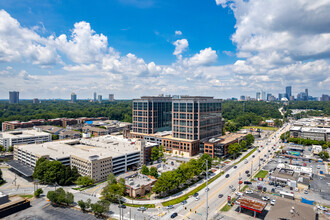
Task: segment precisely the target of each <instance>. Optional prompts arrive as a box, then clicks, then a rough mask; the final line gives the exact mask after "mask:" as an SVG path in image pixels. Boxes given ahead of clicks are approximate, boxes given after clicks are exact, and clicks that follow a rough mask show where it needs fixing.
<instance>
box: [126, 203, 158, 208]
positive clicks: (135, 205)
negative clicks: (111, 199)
mask: <svg viewBox="0 0 330 220" xmlns="http://www.w3.org/2000/svg"><path fill="white" fill-rule="evenodd" d="M124 205H126V206H129V207H136V208H138V207H141V206H143V207H146V208H147V209H149V208H155V204H145V205H142V204H131V203H124Z"/></svg>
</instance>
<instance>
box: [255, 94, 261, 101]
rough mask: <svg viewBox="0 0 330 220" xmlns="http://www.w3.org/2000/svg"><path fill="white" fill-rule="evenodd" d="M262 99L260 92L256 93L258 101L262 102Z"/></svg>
mask: <svg viewBox="0 0 330 220" xmlns="http://www.w3.org/2000/svg"><path fill="white" fill-rule="evenodd" d="M260 99H261V97H260V92H257V93H256V100H260Z"/></svg>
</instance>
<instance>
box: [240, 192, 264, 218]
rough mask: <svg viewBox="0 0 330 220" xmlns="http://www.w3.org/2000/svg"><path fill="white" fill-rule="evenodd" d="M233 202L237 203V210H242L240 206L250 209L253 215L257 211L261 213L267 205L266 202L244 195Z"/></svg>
mask: <svg viewBox="0 0 330 220" xmlns="http://www.w3.org/2000/svg"><path fill="white" fill-rule="evenodd" d="M235 204H236V205H238V207H239V212H241V211H242V208H244V209H248V210H252V211H253V213H254V217H256V214H257V213H261V212H262V211H263V210H264V209H265V207H266V206H267V202H265V201H262V200H260V199H256V198H252V197H250V196H246V195H244V196H240V197H239V198H238V199H237V200H236V201H235Z"/></svg>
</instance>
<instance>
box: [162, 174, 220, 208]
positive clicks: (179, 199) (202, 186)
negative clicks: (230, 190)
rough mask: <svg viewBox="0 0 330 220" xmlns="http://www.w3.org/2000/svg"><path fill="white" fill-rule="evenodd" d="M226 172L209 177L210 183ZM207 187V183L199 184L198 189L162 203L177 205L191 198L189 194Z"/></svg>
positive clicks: (164, 204)
mask: <svg viewBox="0 0 330 220" xmlns="http://www.w3.org/2000/svg"><path fill="white" fill-rule="evenodd" d="M223 174H224V172H221V173H219V174H217V175H215V177H213V178H211V179H209V184H210V183H212V182H213V181H214V180H216V179H218V178H219V177H220V176H222V175H223ZM205 187H206V183H203V184H202V185H200V186H198V187H197V188H196V189H194V190H192V191H190V192H189V193H187V194H185V195H183V196H180V197H178V198H176V199H172V200H169V201H166V202H162V205H163V206H168V205H175V204H178V203H180V202H182V201H184V200H187V199H188V198H189V196H192V195H194V194H195V193H197V192H198V191H200V190H202V189H203V188H205Z"/></svg>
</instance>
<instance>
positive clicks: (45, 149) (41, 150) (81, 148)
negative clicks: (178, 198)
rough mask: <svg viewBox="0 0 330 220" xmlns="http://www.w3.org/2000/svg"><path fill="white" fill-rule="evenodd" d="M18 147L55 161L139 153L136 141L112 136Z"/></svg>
mask: <svg viewBox="0 0 330 220" xmlns="http://www.w3.org/2000/svg"><path fill="white" fill-rule="evenodd" d="M17 147H18V148H20V149H22V150H24V151H28V152H30V153H32V154H35V155H39V156H44V155H49V156H50V157H52V158H54V159H55V158H57V159H60V158H65V157H69V156H70V155H74V156H77V157H81V158H83V159H86V160H91V158H90V157H91V156H98V158H99V159H102V158H107V157H119V156H123V155H125V154H131V153H135V152H139V149H138V147H137V145H136V143H135V141H130V140H128V139H124V138H122V137H118V136H110V135H107V136H102V137H95V138H91V139H80V140H79V139H77V140H64V141H54V142H47V143H43V144H30V145H19V146H17Z"/></svg>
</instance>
